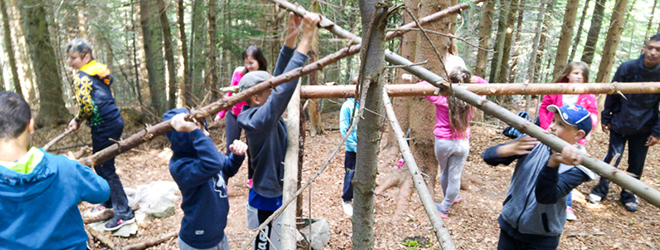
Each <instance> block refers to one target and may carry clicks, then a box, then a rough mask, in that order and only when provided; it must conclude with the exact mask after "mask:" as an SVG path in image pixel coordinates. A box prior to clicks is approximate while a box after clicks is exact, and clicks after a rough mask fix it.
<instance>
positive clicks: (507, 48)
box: [497, 0, 522, 83]
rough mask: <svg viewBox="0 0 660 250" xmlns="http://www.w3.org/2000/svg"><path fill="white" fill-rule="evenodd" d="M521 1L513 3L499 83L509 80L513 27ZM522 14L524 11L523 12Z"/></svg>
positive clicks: (508, 21) (508, 17) (513, 1)
mask: <svg viewBox="0 0 660 250" xmlns="http://www.w3.org/2000/svg"><path fill="white" fill-rule="evenodd" d="M519 3H520V0H512V1H511V9H510V10H509V15H508V16H507V19H508V20H507V25H506V31H505V33H506V35H505V37H504V48H503V50H502V52H503V53H502V61H501V62H500V72H499V78H498V81H497V82H499V83H506V82H507V79H509V58H510V55H511V39H512V38H513V27H514V24H515V23H516V13H517V12H518V9H519V7H518V4H519ZM521 13H522V11H521Z"/></svg>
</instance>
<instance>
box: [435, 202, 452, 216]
mask: <svg viewBox="0 0 660 250" xmlns="http://www.w3.org/2000/svg"><path fill="white" fill-rule="evenodd" d="M435 207H436V208H437V209H438V212H439V213H440V218H443V219H447V218H449V209H442V208H441V207H440V204H438V203H436V204H435Z"/></svg>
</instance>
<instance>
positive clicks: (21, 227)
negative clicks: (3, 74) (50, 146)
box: [0, 91, 110, 250]
mask: <svg viewBox="0 0 660 250" xmlns="http://www.w3.org/2000/svg"><path fill="white" fill-rule="evenodd" d="M32 132H34V120H32V114H31V112H30V106H29V105H28V104H27V102H25V100H23V98H22V97H21V96H19V95H18V94H16V93H13V92H8V91H2V92H0V249H1V250H6V249H74V250H84V249H86V248H87V244H86V243H87V234H86V233H85V230H84V229H83V220H82V217H81V216H80V210H78V203H79V202H81V201H87V202H91V203H101V202H104V201H106V200H108V197H110V186H109V185H108V182H107V181H105V180H104V179H103V178H101V177H100V176H98V175H96V174H94V172H93V171H92V170H91V169H90V168H89V167H87V166H83V165H81V164H80V163H78V162H76V161H72V160H69V159H67V158H66V157H64V156H56V155H52V154H50V153H48V152H45V151H43V150H42V149H37V148H31V149H29V150H28V141H29V140H28V135H29V134H31V133H32Z"/></svg>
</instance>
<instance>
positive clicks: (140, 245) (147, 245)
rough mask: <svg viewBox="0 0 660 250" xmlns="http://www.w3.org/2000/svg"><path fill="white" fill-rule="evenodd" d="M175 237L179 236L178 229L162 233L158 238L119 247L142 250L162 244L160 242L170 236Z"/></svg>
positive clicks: (123, 249) (168, 238)
mask: <svg viewBox="0 0 660 250" xmlns="http://www.w3.org/2000/svg"><path fill="white" fill-rule="evenodd" d="M176 237H179V231H176V232H172V233H168V234H165V235H163V236H162V237H160V238H158V239H154V240H148V241H144V242H140V243H136V244H132V245H128V246H125V247H123V248H121V249H122V250H142V249H147V248H150V247H153V246H157V245H160V244H162V243H165V242H166V241H169V240H170V239H172V238H176Z"/></svg>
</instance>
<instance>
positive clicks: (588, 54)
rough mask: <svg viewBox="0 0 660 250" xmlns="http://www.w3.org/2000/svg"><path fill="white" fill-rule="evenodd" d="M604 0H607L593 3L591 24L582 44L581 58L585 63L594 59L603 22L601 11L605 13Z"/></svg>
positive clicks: (589, 63)
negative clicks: (585, 39)
mask: <svg viewBox="0 0 660 250" xmlns="http://www.w3.org/2000/svg"><path fill="white" fill-rule="evenodd" d="M606 2H607V0H596V2H595V5H594V13H593V14H592V15H591V26H589V33H588V34H587V41H586V42H585V44H584V51H583V52H582V59H581V61H583V62H585V63H586V64H587V65H591V63H592V62H593V60H594V52H595V51H596V43H598V36H599V35H600V28H601V26H602V24H603V13H605V3H606Z"/></svg>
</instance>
